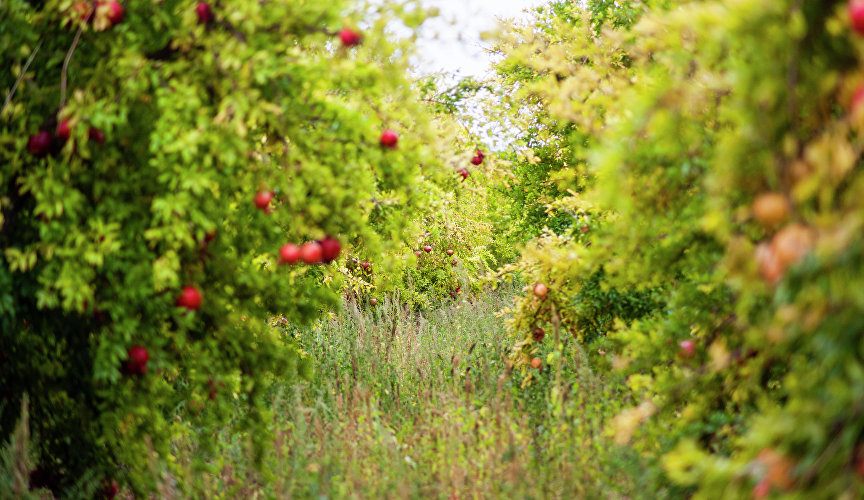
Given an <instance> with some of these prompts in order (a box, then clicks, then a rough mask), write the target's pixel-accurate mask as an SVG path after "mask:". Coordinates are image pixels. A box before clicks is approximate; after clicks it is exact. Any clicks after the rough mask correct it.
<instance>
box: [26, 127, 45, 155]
mask: <svg viewBox="0 0 864 500" xmlns="http://www.w3.org/2000/svg"><path fill="white" fill-rule="evenodd" d="M27 151H29V152H30V154H31V155H33V156H45V155H46V154H48V152H49V151H51V134H49V133H48V132H45V131H44V130H42V131H40V132H37V133H35V134H33V135H31V136H30V140H28V141H27Z"/></svg>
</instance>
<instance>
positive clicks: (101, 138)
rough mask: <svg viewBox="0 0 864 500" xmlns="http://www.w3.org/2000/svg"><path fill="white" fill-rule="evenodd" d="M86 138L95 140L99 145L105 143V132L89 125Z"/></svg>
mask: <svg viewBox="0 0 864 500" xmlns="http://www.w3.org/2000/svg"><path fill="white" fill-rule="evenodd" d="M87 138H88V139H90V140H91V141H96V142H97V143H98V144H99V145H100V146H101V145H102V144H105V132H102V131H101V130H99V129H98V128H96V127H90V130H88V131H87Z"/></svg>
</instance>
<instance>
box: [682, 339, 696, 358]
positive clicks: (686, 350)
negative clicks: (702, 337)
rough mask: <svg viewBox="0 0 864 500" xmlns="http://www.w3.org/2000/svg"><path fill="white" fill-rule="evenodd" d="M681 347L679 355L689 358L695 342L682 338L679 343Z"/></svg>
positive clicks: (694, 348)
mask: <svg viewBox="0 0 864 500" xmlns="http://www.w3.org/2000/svg"><path fill="white" fill-rule="evenodd" d="M678 346H679V347H681V351H680V353H679V354H680V355H681V357H683V358H690V357H692V356H693V352H694V351H695V350H696V344H695V343H693V341H692V340H682V341H681V342H680V343H679V344H678Z"/></svg>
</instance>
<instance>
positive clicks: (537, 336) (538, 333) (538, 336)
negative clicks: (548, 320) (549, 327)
mask: <svg viewBox="0 0 864 500" xmlns="http://www.w3.org/2000/svg"><path fill="white" fill-rule="evenodd" d="M545 336H546V332H545V331H543V329H542V328H535V329H534V333H533V334H531V338H533V339H534V342H543V337H545Z"/></svg>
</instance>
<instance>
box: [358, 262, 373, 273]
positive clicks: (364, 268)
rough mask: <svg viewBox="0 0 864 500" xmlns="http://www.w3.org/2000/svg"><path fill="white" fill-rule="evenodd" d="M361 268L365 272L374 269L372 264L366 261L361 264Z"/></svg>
mask: <svg viewBox="0 0 864 500" xmlns="http://www.w3.org/2000/svg"><path fill="white" fill-rule="evenodd" d="M360 267H362V268H363V270H364V271H368V270H369V268H370V267H372V264H370V263H368V262H366V261H365V260H364V261H363V262H361V263H360Z"/></svg>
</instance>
